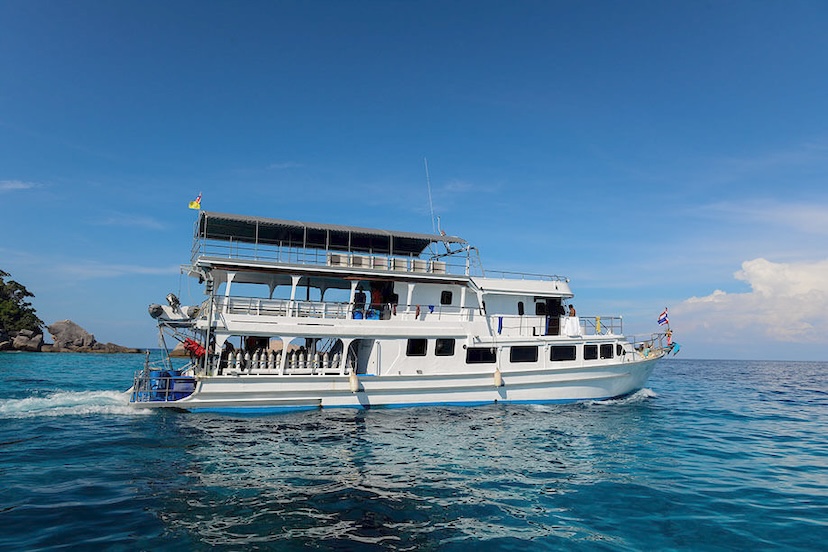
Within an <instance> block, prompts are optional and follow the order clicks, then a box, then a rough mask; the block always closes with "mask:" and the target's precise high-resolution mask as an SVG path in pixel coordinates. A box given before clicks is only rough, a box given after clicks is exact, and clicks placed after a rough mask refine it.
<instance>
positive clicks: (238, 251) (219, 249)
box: [191, 211, 566, 282]
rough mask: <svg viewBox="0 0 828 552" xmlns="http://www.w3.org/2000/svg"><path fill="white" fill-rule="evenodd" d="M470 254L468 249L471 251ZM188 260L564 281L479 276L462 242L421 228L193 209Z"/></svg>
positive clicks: (525, 277)
mask: <svg viewBox="0 0 828 552" xmlns="http://www.w3.org/2000/svg"><path fill="white" fill-rule="evenodd" d="M472 253H475V255H472ZM191 263H192V264H193V265H194V266H195V265H199V264H202V265H207V264H209V265H212V266H214V267H217V266H221V267H224V268H226V269H228V270H230V269H232V267H234V266H239V267H244V268H246V269H248V270H257V269H258V270H267V269H273V268H276V267H281V268H290V267H302V268H303V269H305V270H308V269H311V270H312V269H315V268H319V269H322V270H325V271H326V272H329V271H333V272H343V273H347V272H351V273H363V274H376V273H391V274H394V275H399V276H402V275H407V276H408V277H425V278H429V277H432V278H449V277H451V276H452V275H454V276H460V277H462V278H463V279H464V280H465V279H467V278H468V277H470V276H484V275H485V276H489V277H492V276H494V277H497V278H505V279H519V280H536V281H537V280H541V281H546V282H565V281H566V280H565V278H562V277H560V276H549V275H537V274H523V273H516V272H515V273H510V272H497V273H492V272H490V273H489V274H484V273H483V270H482V267H480V264H479V260H478V258H477V256H476V250H475V249H474V248H473V247H471V246H470V245H469V244H468V243H467V242H466V240H464V239H462V238H459V237H457V236H447V235H442V234H421V233H415V232H400V231H392V230H379V229H372V228H361V227H356V226H342V225H334V224H320V223H308V222H299V221H293V220H283V219H271V218H263V217H251V216H243V215H232V214H226V213H216V212H211V211H201V212H200V213H199V217H198V221H197V222H196V225H195V231H194V236H193V248H192V255H191Z"/></svg>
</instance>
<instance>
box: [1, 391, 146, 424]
mask: <svg viewBox="0 0 828 552" xmlns="http://www.w3.org/2000/svg"><path fill="white" fill-rule="evenodd" d="M128 401H129V393H124V392H121V391H80V392H71V391H63V392H58V393H54V394H52V395H47V396H45V397H26V398H25V399H5V400H0V418H29V417H35V416H87V415H90V414H118V415H131V416H134V415H136V414H137V415H144V414H147V413H149V412H150V411H149V410H147V411H146V412H145V409H135V408H131V407H129V406H128V405H127V403H128Z"/></svg>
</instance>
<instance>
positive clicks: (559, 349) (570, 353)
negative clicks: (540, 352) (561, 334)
mask: <svg viewBox="0 0 828 552" xmlns="http://www.w3.org/2000/svg"><path fill="white" fill-rule="evenodd" d="M575 358H576V357H575V345H557V346H555V347H552V351H551V352H550V353H549V360H552V361H555V362H560V361H563V360H575Z"/></svg>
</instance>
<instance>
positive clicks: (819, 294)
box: [673, 258, 828, 344]
mask: <svg viewBox="0 0 828 552" xmlns="http://www.w3.org/2000/svg"><path fill="white" fill-rule="evenodd" d="M734 277H735V278H736V279H737V280H742V281H744V282H747V283H748V284H749V285H750V287H751V291H750V292H747V293H725V292H724V291H721V290H716V291H714V292H713V293H711V294H710V295H707V296H705V297H691V298H689V299H687V300H686V301H684V302H683V303H681V304H680V305H679V306H678V307H676V308H675V309H674V313H675V316H674V317H673V318H674V319H675V320H676V321H678V320H681V325H682V326H683V327H682V333H686V334H692V335H693V336H694V338H695V339H698V340H707V341H711V342H724V341H730V340H741V341H742V342H750V341H755V342H757V343H759V342H762V343H766V342H769V341H770V342H777V343H826V344H828V336H826V334H825V327H826V326H828V259H825V260H821V261H817V262H810V263H805V262H800V263H774V262H771V261H768V260H766V259H762V258H758V259H753V260H750V261H745V262H743V263H742V269H741V270H740V271H738V272H736V273H735V274H734Z"/></svg>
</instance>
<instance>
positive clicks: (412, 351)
mask: <svg viewBox="0 0 828 552" xmlns="http://www.w3.org/2000/svg"><path fill="white" fill-rule="evenodd" d="M427 343H428V341H427V340H425V339H409V340H408V347H406V349H405V354H406V356H425V354H426V344H427Z"/></svg>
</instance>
